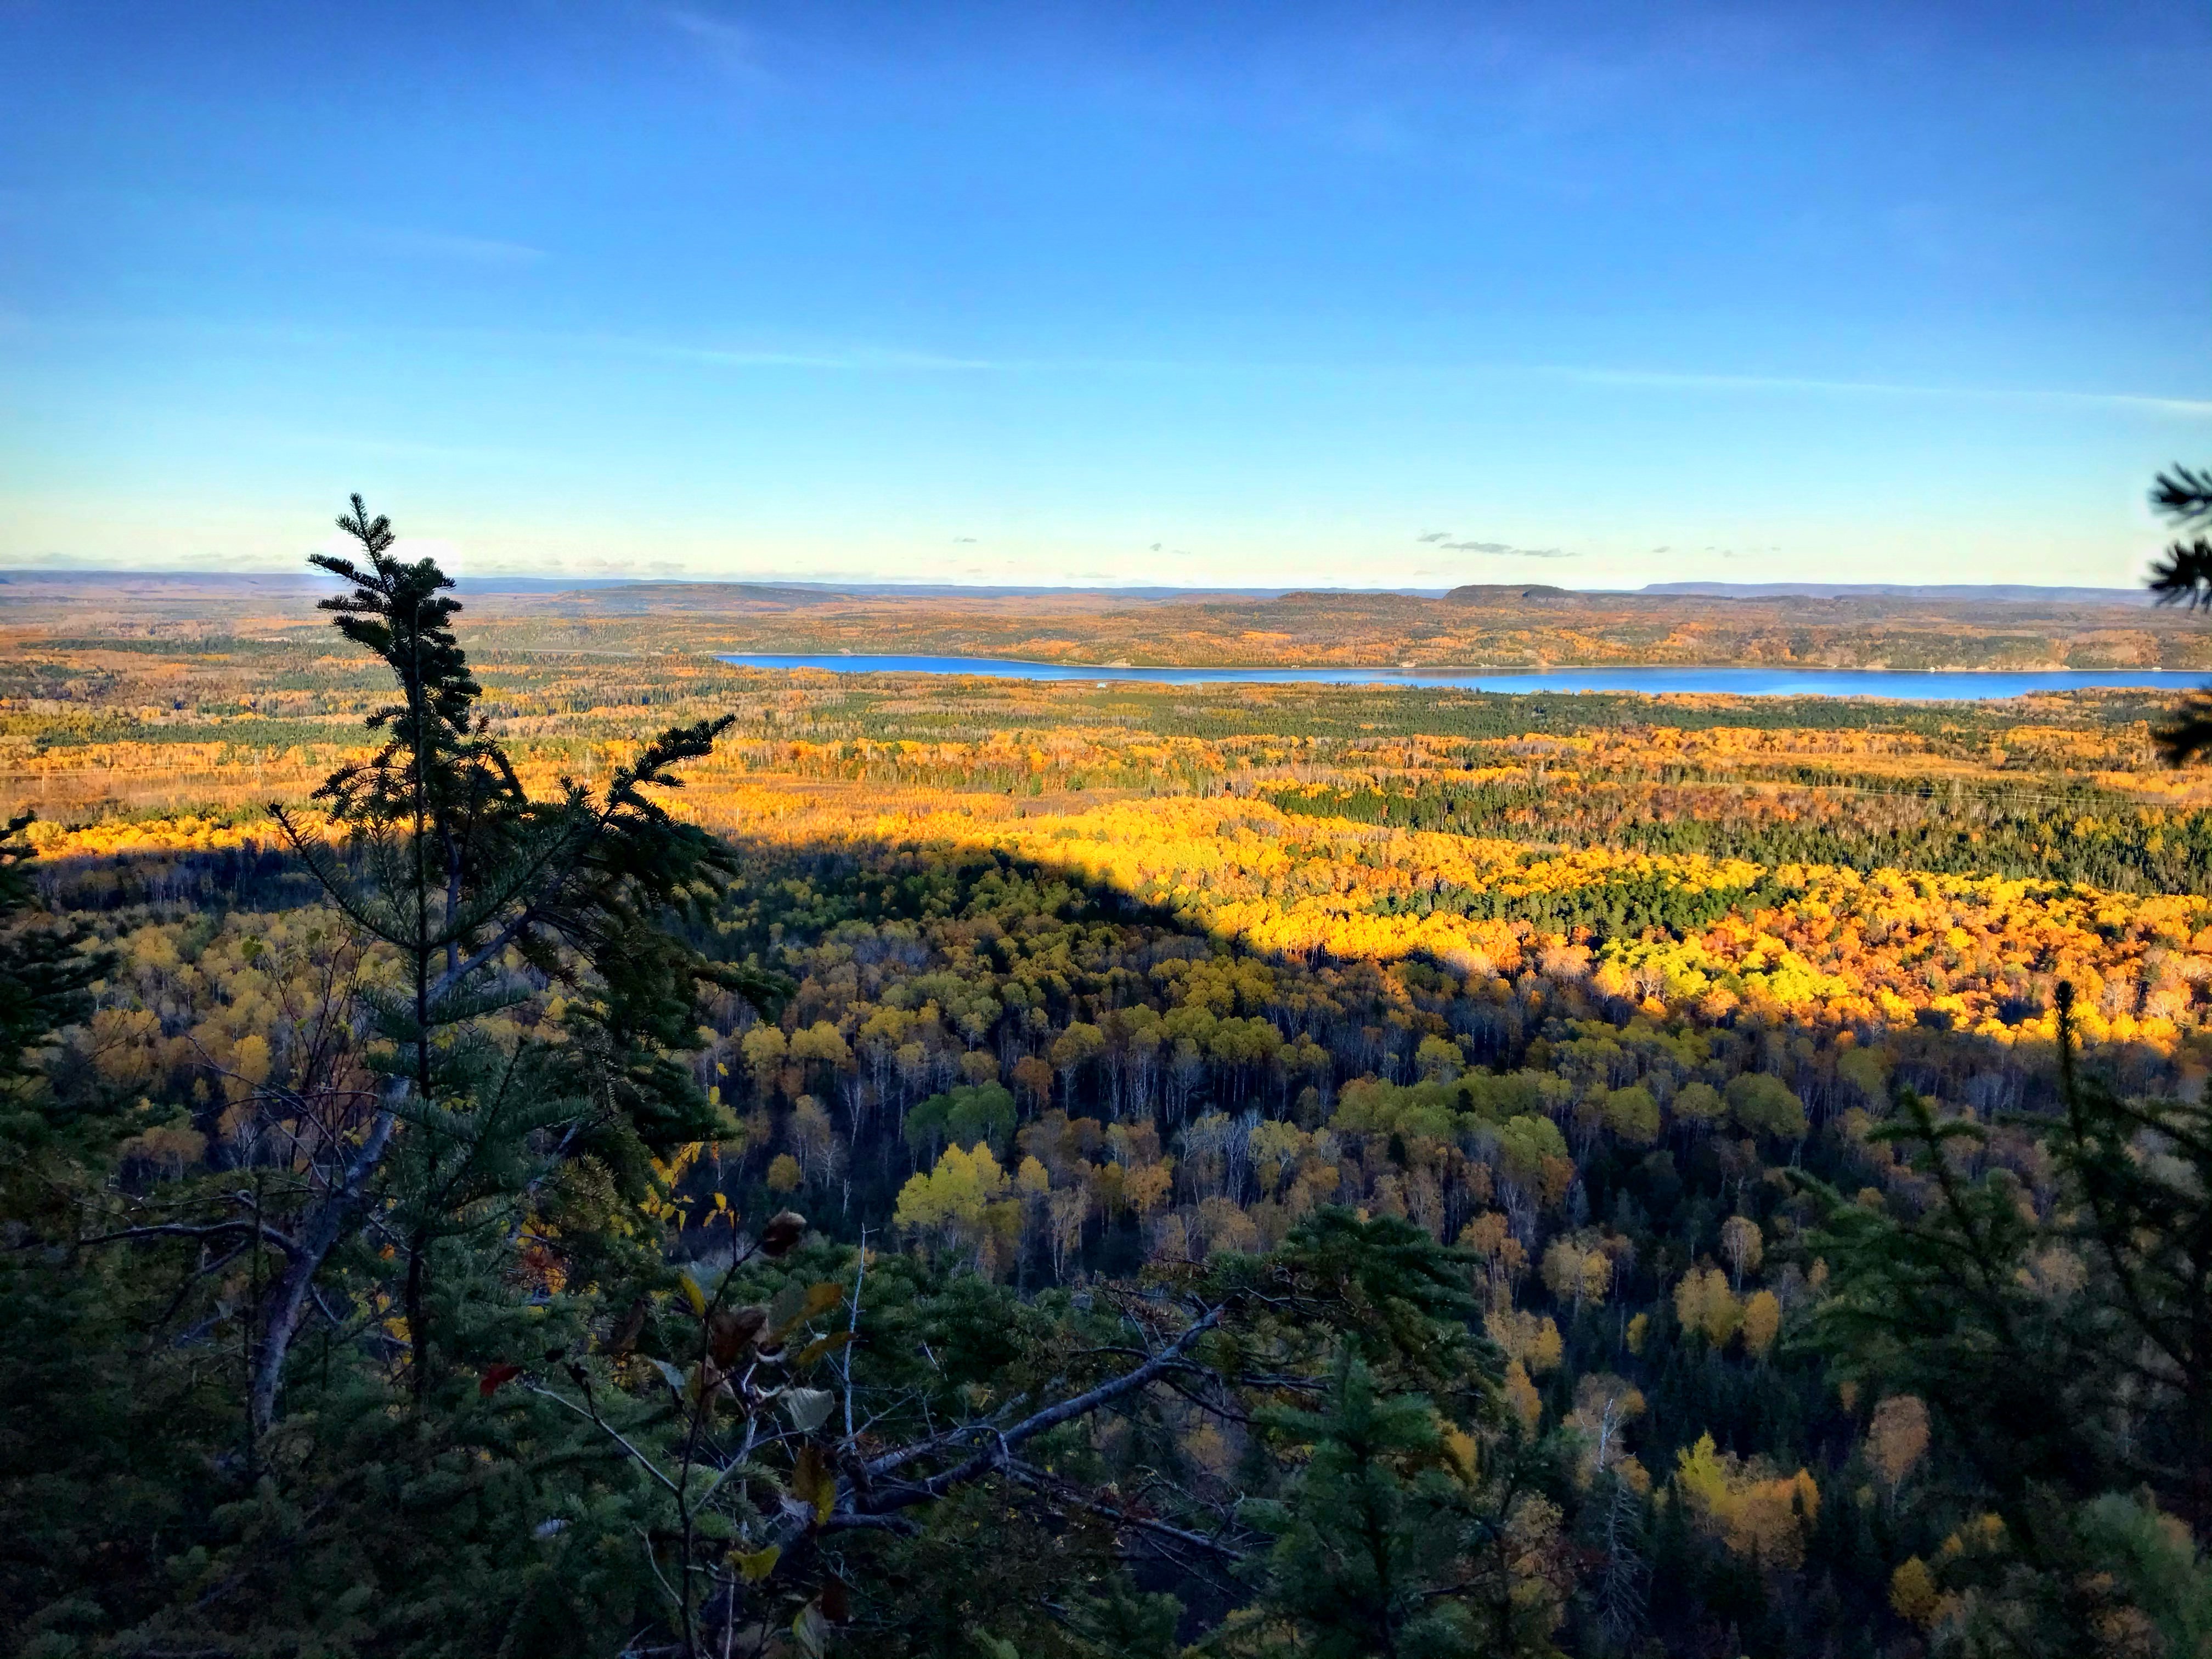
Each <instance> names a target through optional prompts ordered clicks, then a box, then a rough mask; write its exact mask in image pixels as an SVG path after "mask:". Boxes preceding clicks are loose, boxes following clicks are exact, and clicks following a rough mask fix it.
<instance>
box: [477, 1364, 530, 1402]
mask: <svg viewBox="0 0 2212 1659" xmlns="http://www.w3.org/2000/svg"><path fill="white" fill-rule="evenodd" d="M521 1375H522V1367H521V1366H520V1365H490V1366H487V1367H485V1369H484V1374H483V1378H482V1380H481V1381H479V1382H478V1383H477V1394H478V1395H481V1396H482V1397H483V1398H484V1399H486V1400H489V1399H490V1398H491V1397H492V1395H495V1394H497V1393H498V1392H499V1385H500V1384H501V1383H512V1382H513V1381H514V1379H515V1378H516V1377H518V1376H521Z"/></svg>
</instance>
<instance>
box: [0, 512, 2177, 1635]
mask: <svg viewBox="0 0 2212 1659" xmlns="http://www.w3.org/2000/svg"><path fill="white" fill-rule="evenodd" d="M356 507H357V508H358V503H356ZM349 528H350V529H351V530H352V532H354V533H355V535H356V538H357V540H358V543H359V549H358V551H357V552H356V555H355V557H354V561H353V562H352V563H351V564H349V565H343V567H342V568H337V567H334V568H333V569H332V572H331V574H333V575H334V576H335V577H337V578H338V579H340V580H341V581H342V590H341V591H342V592H344V593H345V594H347V595H349V597H346V598H344V599H342V601H341V603H340V604H339V605H338V606H337V615H336V617H335V620H336V622H337V632H335V633H332V632H331V631H330V630H329V629H327V628H324V629H323V630H322V635H321V636H319V637H310V636H307V635H305V634H304V633H303V632H302V631H301V630H299V629H292V628H289V627H287V628H283V629H277V628H273V627H272V628H263V627H261V626H259V625H255V626H253V627H252V629H250V631H249V630H247V629H240V630H239V631H226V630H225V629H222V628H220V627H216V626H203V625H199V624H197V623H195V624H193V625H191V626H185V625H183V624H181V623H175V622H171V623H165V624H164V631H161V632H158V633H155V634H153V635H150V636H149V635H147V634H146V633H144V632H143V631H141V632H138V633H137V634H135V635H131V636H125V635H126V634H128V633H129V630H128V629H123V630H120V631H117V632H109V633H89V634H68V633H57V632H54V631H52V630H51V629H47V630H45V631H41V630H40V629H34V628H32V627H30V626H29V625H27V624H26V625H25V627H24V629H23V631H22V632H21V634H20V635H19V636H18V638H17V641H16V645H17V647H19V648H14V649H11V651H10V653H9V656H8V657H7V659H6V660H5V662H4V665H0V671H4V674H5V677H6V678H5V683H4V686H0V690H4V692H5V697H6V700H5V704H4V707H3V708H0V771H4V781H5V789H6V798H7V799H8V800H9V802H11V803H12V804H13V805H14V808H15V811H17V812H19V813H23V814H29V813H31V812H35V813H36V814H37V816H36V817H35V819H33V818H30V817H27V816H26V817H23V818H21V819H20V820H19V821H18V823H16V825H15V829H14V830H13V831H12V832H11V835H10V837H9V842H8V851H7V853H6V854H5V863H4V866H0V904H4V906H5V907H6V909H7V915H8V921H7V922H6V924H5V931H4V933H0V1008H4V1009H5V1010H6V1018H7V1020H8V1022H9V1023H8V1024H7V1025H6V1026H5V1028H4V1030H0V1036H4V1039H5V1052H4V1054H0V1069H4V1073H5V1074H4V1077H0V1087H4V1090H5V1116H4V1118H0V1138H4V1140H5V1145H6V1153H5V1164H4V1168H5V1175H4V1177H0V1325H4V1330H0V1644H5V1645H6V1646H7V1647H8V1649H9V1650H11V1651H21V1652H24V1653H27V1654H36V1655H40V1656H54V1659H58V1656H64V1655H79V1654H82V1655H92V1654H116V1655H123V1654H132V1655H144V1656H149V1659H152V1656H172V1655H173V1656H182V1655H186V1654H190V1655H195V1656H198V1655H206V1656H214V1655H219V1654H254V1655H264V1654H266V1655H276V1654H284V1655H307V1654H316V1655H322V1654H331V1655H339V1654H343V1655H362V1656H369V1655H379V1656H380V1655H387V1654H389V1655H402V1654H406V1655H415V1654H422V1655H432V1654H459V1653H468V1654H494V1653H498V1654H508V1653H513V1654H522V1653H533V1654H534V1653H569V1652H574V1653H577V1654H593V1655H613V1654H617V1653H629V1654H640V1655H642V1654H647V1653H653V1654H682V1655H684V1656H686V1659H689V1656H693V1655H709V1654H714V1655H735V1654H746V1655H757V1654H768V1653H775V1654H783V1655H805V1656H814V1655H820V1654H829V1653H850V1654H868V1655H887V1656H896V1655H905V1654H912V1655H917V1656H920V1655H959V1656H975V1659H1002V1656H1012V1655H1022V1656H1028V1655H1070V1656H1074V1655H1088V1656H1102V1655H1130V1656H1142V1655H1159V1656H1165V1655H1171V1654H1179V1653H1185V1652H1197V1653H1205V1654H1219V1655H1225V1656H1226V1655H1270V1656H1273V1655H1316V1656H1319V1655H1342V1656H1364V1655H1394V1656H1395V1655H1404V1656H1415V1655H1420V1656H1443V1655H1478V1654H1481V1655H1508V1654H1524V1653H1525V1654H1532V1655H1538V1654H1553V1653H1565V1654H1573V1655H1589V1656H1613V1655H1639V1656H1641V1655H1650V1656H1656V1655H1680V1656H1711V1659H1730V1656H1737V1655H1758V1656H1770V1655H1771V1656H1780V1655H1801V1654H1804V1655H1835V1656H1876V1655H1880V1656H1900V1659H1901V1656H1908V1655H1920V1654H1924V1653H1930V1652H1976V1653H1983V1652H1987V1653H2021V1654H2038V1655H2045V1654H2047V1655H2054V1656H2056V1655H2069V1654H2082V1653H2099V1654H2112V1655H2115V1656H2118V1655H2129V1656H2135V1655H2144V1656H2154V1655H2163V1656H2181V1655H2187V1654H2194V1653H2201V1652H2204V1651H2207V1650H2208V1647H2212V1569H2209V1568H2208V1566H2207V1564H2206V1561H2205V1558H2204V1554H2203V1550H2204V1547H2205V1546H2206V1544H2207V1542H2208V1541H2212V1355H2207V1354H2206V1353H2205V1352H2204V1348H2205V1346H2206V1344H2207V1342H2208V1340H2212V1338H2208V1332H2212V1220H2208V1212H2207V1210H2206V1207H2205V1199H2206V1175H2207V1171H2208V1169H2209V1168H2212V1134H2208V1131H2207V1128H2206V1124H2205V1117H2204V1113H2203V1108H2202V1106H2201V1105H2200V1104H2196V1103H2198V1102H2201V1101H2202V1099H2203V1084H2204V1079H2205V1077H2206V1074H2207V1073H2208V1071H2212V1032H2208V1019H2209V1018H2212V890H2208V889H2207V886H2206V875H2205V872H2206V868H2207V866H2206V860H2205V857H2204V854H2205V851H2206V849H2207V842H2208V838H2212V822H2208V817H2207V814H2208V812H2212V796H2208V793H2207V792H2206V790H2205V788H2204V786H2203V781H2201V777H2200V775H2199V774H2198V773H2197V772H2196V771H2193V770H2188V769H2184V770H2174V769H2171V768H2169V767H2167V766H2166V764H2165V763H2164V762H2163V760H2162V759H2161V757H2160V754H2159V752H2158V745H2157V738H2156V733H2157V732H2158V731H2159V730H2160V728H2161V726H2164V725H2165V724H2166V723H2167V722H2168V721H2170V720H2171V719H2172V710H2171V709H2170V708H2166V707H2163V706H2160V705H2158V704H2156V703H2154V702H2148V701H2146V700H2145V699H2143V698H2142V697H2141V696H2132V695H2119V694H2108V695H2078V696H2063V697H2047V698H2038V699H2033V700H2026V701H2023V702H2018V703H2014V704H2007V705H1990V706H1978V705H1966V704H1960V705H1945V706H1932V705H1931V706H1917V707H1916V706H1907V705H1885V704H1875V703H1856V704H1854V703H1844V702H1735V701H1732V700H1729V699H1721V698H1680V699H1663V700H1652V699H1645V698H1636V697H1626V696H1623V697H1611V696H1588V697H1554V698H1537V699H1526V698H1503V697H1495V696H1477V695H1473V694H1466V693H1456V692H1413V691H1382V690H1372V689H1364V690H1363V689H1358V688H1336V687H1271V688H1265V689H1251V688H1248V689H1244V690H1219V689H1207V688H1174V689H1164V688H1139V687H1130V686H1116V687H1110V688H1097V687H1089V686H1079V687H1069V686H1040V685H1026V686H1024V685H1014V684H1005V683H998V684H992V683H982V682H959V683H953V684H946V683H944V682H938V681H926V680H924V679H922V678H919V677H906V678H902V677H861V678H854V679H844V678H837V679H833V678H830V677H828V676H798V677H784V676H773V675H766V674H761V673H755V672H749V671H741V670H736V669H732V668H728V667H726V666H725V665H720V664H717V663H715V662H714V661H713V660H712V659H710V658H708V657H706V656H704V655H700V654H679V653H673V652H671V653H669V654H665V655H659V656H653V657H640V656H614V655H608V656H593V655H590V654H587V653H579V652H574V651H569V652H561V651H549V652H542V653H533V652H532V651H529V650H526V649H521V648H516V647H512V646H507V647H502V645H501V643H500V630H499V629H493V630H492V633H491V636H490V637H489V638H488V639H482V640H480V639H479V638H478V637H477V635H474V634H472V633H471V632H470V631H469V630H470V623H469V617H470V613H469V612H466V611H455V610H454V609H453V601H452V599H451V597H450V594H449V593H448V592H447V591H446V590H445V589H444V588H442V587H441V586H440V582H441V578H440V577H439V576H438V574H437V573H436V572H435V569H433V568H426V567H418V566H411V565H408V564H405V563H404V562H401V561H399V560H398V559H397V558H396V557H395V556H393V555H392V553H391V551H390V546H389V541H390V538H389V533H388V531H387V530H386V527H385V526H383V525H382V522H381V521H380V520H371V519H369V518H368V515H367V514H366V513H358V512H357V513H356V516H354V517H353V519H352V520H351V521H350V524H349ZM2206 591H2212V587H2208V588H2207V590H2206ZM328 620H330V619H328V618H326V619H325V621H328ZM364 722H366V724H364ZM656 732H658V733H659V734H660V735H659V736H657V737H656V735H655V734H656ZM19 1011H20V1012H19Z"/></svg>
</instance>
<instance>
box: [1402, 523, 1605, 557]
mask: <svg viewBox="0 0 2212 1659" xmlns="http://www.w3.org/2000/svg"><path fill="white" fill-rule="evenodd" d="M1413 539H1414V540H1415V541H1416V542H1423V543H1426V544H1428V545H1430V546H1431V547H1435V548H1439V549H1441V550H1443V551H1444V552H1447V553H1478V554H1480V555H1481V556H1484V557H1485V558H1494V559H1576V558H1580V557H1581V555H1580V554H1579V553H1573V552H1570V551H1569V550H1567V549H1565V548H1563V547H1516V546H1515V545H1514V544H1512V543H1510V542H1477V541H1454V540H1452V539H1451V532H1449V530H1432V531H1431V532H1428V533H1427V534H1426V535H1423V536H1416V537H1414V538H1413Z"/></svg>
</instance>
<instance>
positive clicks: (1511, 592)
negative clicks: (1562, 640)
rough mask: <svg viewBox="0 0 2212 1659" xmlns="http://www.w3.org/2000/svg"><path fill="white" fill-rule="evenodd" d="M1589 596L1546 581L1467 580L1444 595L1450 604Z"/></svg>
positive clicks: (1585, 597)
mask: <svg viewBox="0 0 2212 1659" xmlns="http://www.w3.org/2000/svg"><path fill="white" fill-rule="evenodd" d="M1588 598H1589V595H1588V594H1586V593H1577V592H1575V591H1574V590H1573V589H1571V588H1566V587H1554V586H1552V585H1551V584H1550V583H1548V582H1532V583H1529V584H1528V585H1527V586H1523V585H1522V584H1521V583H1518V582H1469V583H1468V585H1467V586H1464V587H1455V588H1454V589H1452V591H1451V592H1449V593H1447V594H1445V595H1444V599H1445V601H1446V602H1447V603H1449V604H1452V605H1498V604H1501V603H1504V602H1507V601H1510V600H1513V599H1588Z"/></svg>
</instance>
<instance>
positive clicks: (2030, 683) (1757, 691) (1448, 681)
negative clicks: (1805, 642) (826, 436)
mask: <svg viewBox="0 0 2212 1659" xmlns="http://www.w3.org/2000/svg"><path fill="white" fill-rule="evenodd" d="M722 660H723V661H724V662H726V663H734V664H736V665H738V666H740V667H744V668H817V669H826V670H828V671H830V672H832V673H837V674H980V675H982V676H984V677H985V678H990V679H1014V680H1090V681H1093V682H1096V683H1097V684H1101V685H1103V684H1110V683H1114V682H1118V681H1133V682H1135V683H1138V684H1147V685H1283V684H1320V685H1391V686H1431V687H1437V686H1455V687H1460V688H1462V689H1464V690H1480V691H1520V692H1528V691H1643V692H1648V693H1650V694H1652V695H1655V696H1656V695H1659V694H1661V693H1664V692H1669V691H1722V692H1728V693H1729V694H1731V695H1734V696H1741V697H1896V698H1900V699H1904V700H1907V701H1911V702H1977V701H1979V700H1981V699H1984V698H1990V697H2017V696H2025V695H2026V694H2027V693H2028V692H2031V691H2074V690H2084V689H2089V688H2094V687H2098V686H2132V687H2144V688H2148V689H2151V690H2160V691H2180V690H2190V689H2192V688H2194V687H2195V686H2197V685H2199V684H2203V681H2204V679H2205V678H2206V677H2205V676H2203V675H2202V674H2197V673H2177V672H2174V671H2169V670H2164V669H2147V668H2130V669H2097V670H2083V671H2073V670H2065V669H2054V670H2051V671H2047V672H2031V673H1951V674H1925V673H1890V672H1888V671H1884V670H1876V669H1848V668H1559V669H1553V670H1551V671H1547V672H1545V673H1541V674H1534V673H1512V672H1498V673H1486V672H1484V671H1480V670H1467V669H1460V670H1450V669H1446V670H1438V671H1433V672H1430V671H1421V670H1418V669H1410V668H1113V667H1101V666H1097V665H1092V666H1089V667H1079V666H1074V665H1069V664H1066V663H1044V662H1021V661H1018V660H1015V659H1011V658H992V657H898V656H881V657H863V656H851V657H848V656H828V657H784V656H725V657H723V658H722Z"/></svg>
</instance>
